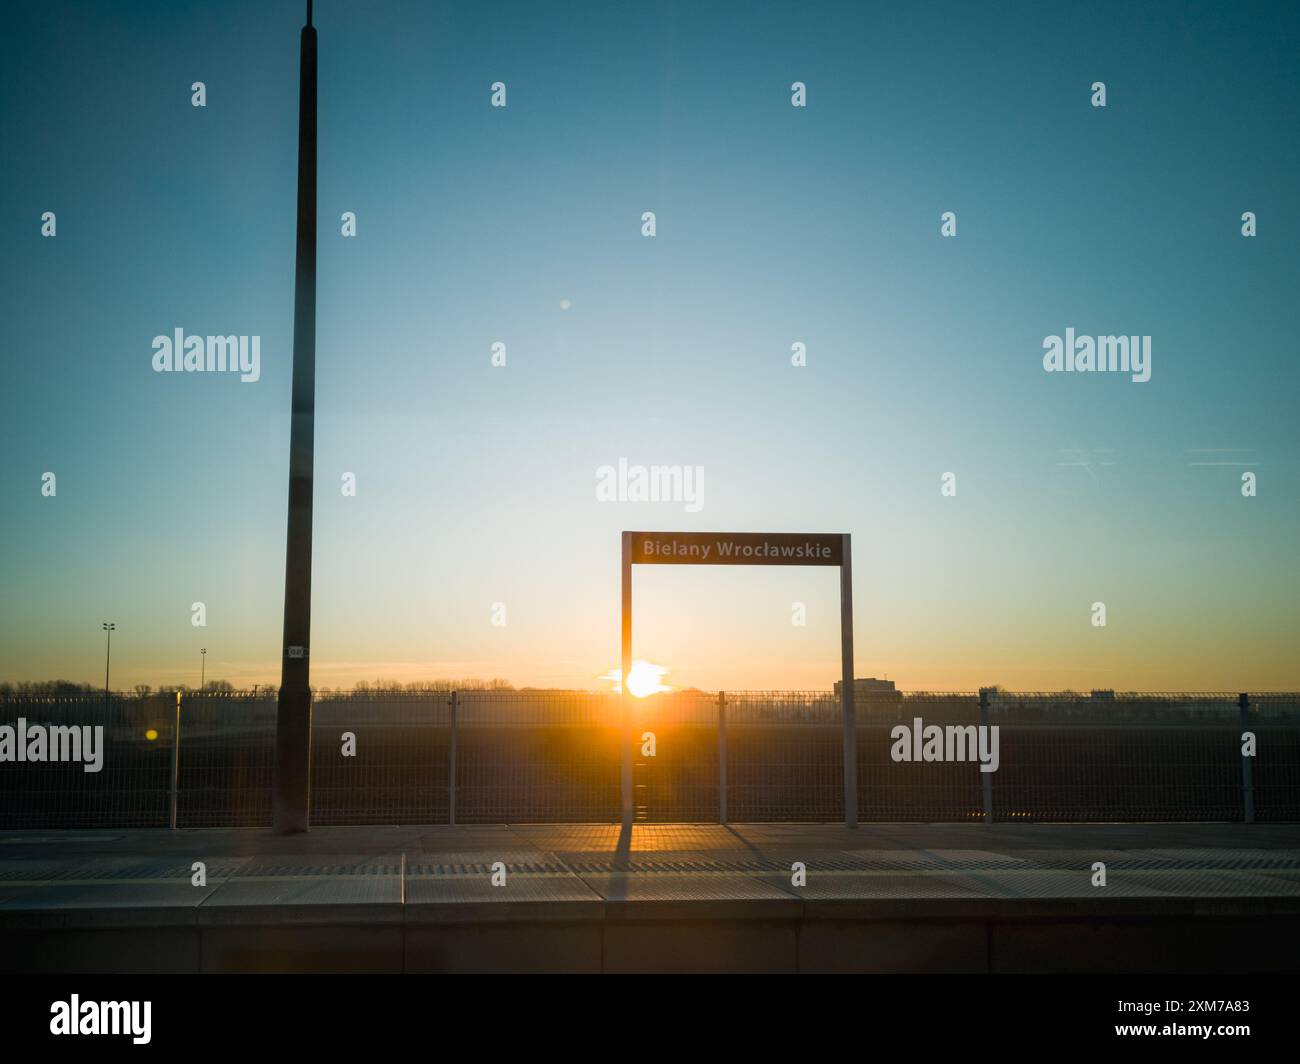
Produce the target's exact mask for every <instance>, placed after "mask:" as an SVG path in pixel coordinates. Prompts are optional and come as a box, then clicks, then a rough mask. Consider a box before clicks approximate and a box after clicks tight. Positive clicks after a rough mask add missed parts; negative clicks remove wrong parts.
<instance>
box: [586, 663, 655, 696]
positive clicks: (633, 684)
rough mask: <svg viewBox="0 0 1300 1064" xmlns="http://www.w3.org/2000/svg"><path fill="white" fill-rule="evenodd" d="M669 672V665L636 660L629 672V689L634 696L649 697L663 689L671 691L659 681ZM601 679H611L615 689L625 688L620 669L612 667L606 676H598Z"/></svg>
mask: <svg viewBox="0 0 1300 1064" xmlns="http://www.w3.org/2000/svg"><path fill="white" fill-rule="evenodd" d="M667 672H668V666H666V665H655V664H653V663H652V662H649V661H634V662H632V668H630V669H629V670H628V673H627V689H628V692H629V693H630V694H631V695H632V697H634V698H647V697H649V696H650V695H654V694H659V693H660V692H661V691H671V690H672V688H671V687H669V686H668V685H667V684H665V683H660V682H659V681H660V680H662V679H663V677H664V676H665V675H666V674H667ZM598 679H601V680H610V681H612V682H613V684H614V690H615V691H619V692H621V691H622V690H623V684H622V679H623V677H622V675H621V674H620V673H619V670H618V669H610V670H609V672H607V673H605V675H604V676H600V677H598Z"/></svg>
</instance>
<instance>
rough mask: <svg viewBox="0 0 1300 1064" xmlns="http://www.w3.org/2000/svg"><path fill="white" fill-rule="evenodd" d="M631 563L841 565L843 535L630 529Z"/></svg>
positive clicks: (842, 559)
mask: <svg viewBox="0 0 1300 1064" xmlns="http://www.w3.org/2000/svg"><path fill="white" fill-rule="evenodd" d="M631 536H632V559H631V560H632V564H633V565H656V564H657V565H841V564H843V561H844V537H843V536H842V535H833V534H820V533H818V534H811V535H804V534H801V533H797V532H633V533H631Z"/></svg>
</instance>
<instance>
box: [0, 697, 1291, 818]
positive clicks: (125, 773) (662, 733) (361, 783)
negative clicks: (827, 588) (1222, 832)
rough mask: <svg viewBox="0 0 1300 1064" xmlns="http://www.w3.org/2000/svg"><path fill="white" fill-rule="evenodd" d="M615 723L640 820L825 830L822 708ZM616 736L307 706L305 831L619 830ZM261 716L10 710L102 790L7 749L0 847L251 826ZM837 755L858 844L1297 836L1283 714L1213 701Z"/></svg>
mask: <svg viewBox="0 0 1300 1064" xmlns="http://www.w3.org/2000/svg"><path fill="white" fill-rule="evenodd" d="M630 706H631V718H630V721H629V724H630V732H631V735H632V738H633V746H632V750H633V759H632V760H633V795H634V808H635V816H636V818H637V819H638V820H643V821H648V822H710V821H717V820H719V819H721V818H722V817H723V816H724V811H725V817H726V819H728V820H732V821H736V822H759V821H790V822H801V821H802V822H827V821H837V820H840V819H842V818H843V816H844V795H843V760H842V745H841V744H842V741H843V731H842V720H841V711H840V704H839V700H838V698H837V697H836V696H835V695H834V694H832V693H830V692H789V691H785V692H778V691H764V692H754V691H749V692H726V693H725V694H724V695H719V694H717V693H712V692H702V691H680V692H669V693H666V694H661V695H656V696H653V697H651V698H648V699H644V700H632V701H631V703H630ZM621 713H622V706H621V704H620V699H619V698H618V697H617V696H615V695H611V694H599V693H592V692H584V691H549V690H537V691H530V690H524V691H513V690H505V691H500V690H486V691H468V692H460V693H459V694H457V695H456V696H455V697H454V699H453V697H452V695H451V694H450V693H422V694H386V693H374V692H368V693H364V694H362V693H357V694H351V695H326V696H320V697H318V698H317V699H316V701H315V702H314V705H313V722H312V723H313V726H312V785H311V802H312V820H313V822H314V823H317V824H422V823H429V824H436V823H447V822H449V821H451V820H452V819H453V817H454V820H455V822H456V823H466V824H468V823H503V822H515V823H524V822H537V823H545V822H562V821H571V822H614V821H617V820H618V819H619V815H620V808H619V801H620V756H619V755H620V745H619V744H620V736H621V731H620V728H621ZM275 715H276V703H275V698H274V695H273V694H272V693H271V692H264V693H261V694H249V693H232V694H202V695H199V694H190V693H186V694H184V695H183V696H182V697H181V699H180V721H181V724H180V741H179V743H177V742H176V734H177V733H176V718H177V699H176V695H175V694H165V695H152V696H143V697H140V696H128V695H118V694H113V695H110V696H109V697H108V698H107V699H105V697H104V696H103V695H76V696H57V697H30V696H12V695H11V696H8V697H7V699H6V701H5V704H4V714H3V718H2V719H0V726H4V727H8V728H10V729H17V728H18V727H19V722H20V721H21V722H22V723H21V727H22V728H23V729H24V735H25V736H26V735H28V734H34V733H35V732H42V733H44V734H47V735H50V736H53V735H54V734H55V729H61V731H59V732H58V740H57V741H58V742H60V743H61V744H68V743H70V742H72V740H71V739H70V738H69V735H70V734H71V731H70V730H71V729H77V735H78V736H80V735H84V734H86V733H85V732H84V731H83V729H86V728H90V729H94V728H96V727H102V728H103V732H102V737H103V738H102V767H101V768H100V770H99V771H96V772H87V771H85V768H86V765H85V764H84V761H76V760H72V761H67V760H63V761H49V760H46V761H39V760H29V759H24V760H17V759H16V757H14V756H13V751H14V748H16V746H17V745H18V739H17V731H16V730H15V732H14V736H15V737H14V738H13V739H12V740H11V750H10V755H9V756H7V757H5V759H4V760H3V762H2V763H0V827H6V828H75V827H131V826H138V827H166V826H168V824H169V823H171V818H172V816H173V815H174V816H175V823H176V824H177V826H179V827H205V826H249V827H253V826H266V825H269V824H270V819H271V793H272V783H273V774H274V756H275ZM918 722H919V723H918ZM982 724H988V725H990V726H996V728H997V735H998V742H997V746H996V753H997V762H998V767H997V770H996V771H995V772H990V773H982V772H981V771H980V762H979V758H978V756H976V755H977V754H978V753H979V748H978V741H977V736H978V729H979V727H980V725H982ZM927 729H929V730H928V731H927ZM1247 732H1249V733H1251V734H1253V735H1254V737H1255V738H1254V742H1255V751H1254V756H1252V757H1249V758H1245V757H1243V756H1242V746H1243V742H1244V740H1243V733H1247ZM913 733H916V734H915V736H914V735H913ZM5 734H6V733H5V732H4V731H3V730H0V742H3V741H4V736H5ZM900 735H902V736H905V739H900ZM927 736H929V737H930V738H931V739H932V740H933V742H934V743H937V744H938V745H936V746H933V747H932V748H931V749H929V750H928V751H927V749H926V738H927ZM50 741H53V740H50ZM900 743H903V744H904V745H902V746H900ZM24 750H26V747H24ZM987 752H988V751H986V753H987ZM934 753H938V755H939V756H937V757H932V756H929V755H930V754H934ZM954 753H956V754H958V755H960V756H958V757H957V758H956V759H953V758H952V757H951V756H949V755H952V754H954ZM856 754H857V767H858V793H857V798H858V808H859V818H860V819H861V820H864V821H909V820H910V821H960V820H979V819H984V818H985V815H986V809H987V808H990V807H991V810H992V817H993V819H995V820H999V821H1018V820H1038V821H1063V820H1068V821H1087V820H1111V821H1114V820H1121V821H1153V820H1216V821H1231V820H1242V819H1245V818H1246V817H1247V816H1248V815H1250V816H1253V818H1254V819H1257V820H1260V821H1294V820H1300V695H1294V694H1275V695H1257V696H1251V697H1250V700H1249V703H1248V705H1247V708H1246V709H1245V710H1244V711H1243V710H1242V708H1241V706H1240V705H1239V704H1238V698H1237V696H1236V695H1222V694H1159V695H1152V694H1141V695H1125V694H1115V693H1113V692H1093V693H1092V694H1075V693H1011V692H1004V691H1000V690H996V689H995V690H992V691H990V692H988V693H987V696H986V699H985V706H984V707H981V700H980V696H979V695H978V694H974V693H969V694H951V693H938V694H933V693H915V694H903V693H899V692H883V693H874V692H873V693H870V694H868V695H867V696H866V697H862V696H861V695H860V696H859V698H858V701H857V751H856ZM900 754H902V755H903V756H898V755H900ZM173 758H175V763H173ZM173 772H175V774H176V775H175V778H176V781H177V787H176V792H177V793H176V799H175V803H174V806H173V800H172V790H173V787H172V778H173V776H172V774H173ZM724 779H725V789H724V787H723V786H722V781H723V780H724ZM986 803H987V805H986ZM1248 810H1249V812H1248Z"/></svg>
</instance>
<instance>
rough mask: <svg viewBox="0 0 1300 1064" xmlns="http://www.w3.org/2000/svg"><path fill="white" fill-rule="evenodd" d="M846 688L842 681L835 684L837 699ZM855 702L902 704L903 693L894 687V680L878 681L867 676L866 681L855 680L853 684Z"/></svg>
mask: <svg viewBox="0 0 1300 1064" xmlns="http://www.w3.org/2000/svg"><path fill="white" fill-rule="evenodd" d="M842 688H844V682H842V680H836V682H835V697H836V698H839V697H840V692H841V689H842ZM853 701H854V702H859V704H863V702H901V701H902V692H901V691H898V689H897V688H896V687H894V685H893V680H878V679H876V678H875V676H867V678H866V679H861V678H858V679H855V680H854V682H853Z"/></svg>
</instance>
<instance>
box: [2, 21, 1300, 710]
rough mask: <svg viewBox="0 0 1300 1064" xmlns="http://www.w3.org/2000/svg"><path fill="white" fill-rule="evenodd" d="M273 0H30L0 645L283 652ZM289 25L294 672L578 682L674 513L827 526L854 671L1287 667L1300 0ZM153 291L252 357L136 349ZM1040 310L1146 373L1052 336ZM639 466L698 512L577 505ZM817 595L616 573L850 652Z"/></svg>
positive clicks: (117, 652) (747, 683) (1289, 671)
mask: <svg viewBox="0 0 1300 1064" xmlns="http://www.w3.org/2000/svg"><path fill="white" fill-rule="evenodd" d="M302 6H303V5H301V4H300V3H289V2H284V3H281V2H263V0H255V2H254V0H248V2H229V3H215V2H214V3H198V2H167V3H162V2H146V0H139V2H133V3H130V4H122V3H108V2H82V3H68V2H58V0H50V2H41V3H21V2H20V3H14V4H11V5H9V6H8V8H7V15H6V22H7V28H8V32H6V33H5V34H4V35H3V36H0V151H2V153H3V166H2V167H0V225H2V227H3V232H4V240H3V242H2V243H0V309H2V310H3V323H4V328H3V331H2V332H0V366H2V368H3V382H4V383H3V388H0V455H2V458H0V500H3V503H2V509H0V514H2V515H3V520H0V588H3V607H2V608H0V681H4V680H8V681H20V680H46V679H53V678H56V677H59V678H66V679H69V680H76V681H84V682H90V683H100V682H102V680H103V669H104V664H105V662H104V655H105V645H104V633H103V631H102V630H101V622H103V621H105V620H110V621H113V622H114V623H115V624H116V625H117V629H116V631H115V632H114V633H113V651H112V653H113V657H112V676H111V682H112V685H113V686H114V687H115V688H118V687H121V688H129V687H131V686H133V685H135V684H139V683H148V684H152V685H155V686H157V685H160V684H177V683H186V684H190V685H195V684H197V682H198V680H199V671H200V648H206V650H207V656H206V676H207V678H208V679H214V678H218V679H226V680H229V681H231V682H232V683H234V684H236V685H237V686H246V685H251V684H254V683H258V684H267V683H272V684H273V683H276V682H278V675H279V659H280V653H281V647H280V640H281V625H282V608H283V581H284V539H285V519H286V490H287V488H286V481H287V462H288V409H289V387H290V379H291V370H292V362H291V358H292V343H293V285H294V276H293V264H294V221H295V188H296V135H297V104H298V35H299V28H300V26H301V25H302V21H303V13H302ZM315 23H316V26H317V29H318V32H319V56H320V81H319V84H320V124H319V137H320V140H319V153H320V154H319V186H318V188H319V192H318V196H319V215H318V219H319V233H320V236H319V255H318V277H319V286H318V315H317V337H318V341H317V417H316V454H315V461H316V466H315V468H316V486H315V554H314V591H313V596H314V601H313V643H312V648H311V657H312V662H313V664H312V680H313V682H314V683H315V684H318V685H321V686H326V687H331V688H333V687H339V686H348V685H351V684H352V683H354V682H356V681H358V680H363V679H364V680H371V681H373V680H375V679H380V678H383V679H397V680H401V681H404V682H411V681H418V680H424V679H440V678H468V677H479V678H484V679H488V678H501V679H505V680H507V681H509V682H511V683H514V684H516V685H520V686H523V685H536V686H558V687H583V688H586V687H601V686H605V685H606V682H605V681H601V680H599V679H598V677H599V676H601V675H602V674H603V673H605V672H606V671H608V670H609V669H611V668H614V667H617V664H618V656H619V548H620V532H621V531H622V530H625V529H655V530H658V529H663V530H700V531H713V530H734V531H759V532H778V531H779V532H816V533H842V532H847V533H850V534H851V535H852V537H853V540H852V542H853V577H854V583H853V594H854V628H855V647H856V672H857V675H859V676H887V677H889V678H890V679H892V680H894V681H895V682H896V683H897V684H898V686H899V687H900V688H902V689H906V690H973V689H975V688H976V687H978V686H981V685H987V684H994V683H1000V684H1002V685H1004V686H1006V687H1011V688H1019V689H1026V690H1057V689H1075V690H1088V689H1091V688H1115V689H1118V690H1138V691H1140V690H1177V691H1186V690H1205V691H1239V690H1242V691H1245V690H1257V691H1263V690H1294V689H1297V688H1300V655H1297V654H1296V653H1295V647H1296V634H1297V631H1298V630H1300V566H1298V565H1297V542H1298V540H1297V532H1296V530H1297V528H1300V473H1298V472H1297V470H1298V468H1300V467H1298V465H1297V458H1298V457H1300V434H1298V430H1297V421H1296V399H1297V386H1298V385H1300V370H1298V369H1297V358H1296V339H1295V337H1296V314H1295V305H1296V303H1295V293H1296V292H1297V290H1298V289H1300V250H1298V249H1300V239H1298V238H1300V221H1298V215H1297V198H1296V194H1295V190H1296V185H1295V175H1296V173H1297V172H1300V158H1298V156H1300V147H1298V145H1300V140H1298V139H1297V137H1296V135H1295V133H1296V130H1297V128H1300V126H1298V124H1297V118H1298V116H1300V79H1297V78H1296V77H1295V55H1296V54H1297V46H1298V45H1300V8H1297V7H1296V6H1295V5H1285V4H1275V3H1265V4H1253V3H1242V4H1233V5H1223V4H1211V3H1145V4H1137V5H1135V4H1128V3H1113V4H1112V3H1095V4H1088V5H1047V4H1040V3H999V4H969V3H952V4H924V3H918V4H906V5H903V4H868V3H861V4H847V3H844V4H816V3H808V4H797V5H795V4H779V5H778V4H770V5H753V4H744V3H708V4H700V3H695V2H681V3H670V2H662V3H624V4H606V3H597V2H591V3H545V4H538V3H512V2H501V3H495V4H490V5H488V4H479V3H472V2H465V3H437V4H422V3H414V2H411V3H397V2H376V3H372V4H351V3H344V2H342V0H320V2H319V3H318V4H317V5H316V15H315ZM196 81H202V82H203V83H204V86H205V89H206V106H204V107H195V106H193V105H192V89H191V86H192V85H193V83H194V82H196ZM1098 81H1100V82H1104V84H1105V86H1106V106H1105V107H1095V106H1093V103H1092V101H1093V98H1094V90H1093V84H1094V83H1095V82H1098ZM496 82H503V83H504V84H505V86H506V106H505V107H493V106H492V104H491V97H492V86H493V84H494V83H496ZM794 82H802V83H804V84H805V85H806V106H804V107H794V106H792V104H791V97H792V84H793V83H794ZM46 211H52V212H54V213H55V216H56V225H57V230H56V235H55V236H53V237H45V236H42V214H43V212H46ZM345 211H351V212H354V213H355V216H356V235H355V236H354V237H345V236H343V235H342V234H341V231H340V230H341V216H342V214H343V212H345ZM647 211H652V212H654V215H655V233H654V235H653V236H646V235H643V221H642V216H643V214H644V212H647ZM946 211H951V212H954V213H955V215H956V225H957V230H956V235H955V236H952V237H944V236H942V235H941V216H942V215H943V213H944V212H946ZM1246 211H1251V212H1254V214H1255V216H1256V220H1257V222H1256V224H1257V235H1256V236H1254V237H1244V236H1243V235H1242V224H1243V223H1242V220H1241V219H1242V214H1243V212H1246ZM177 328H182V329H184V330H185V332H186V334H198V335H206V334H214V333H215V334H222V335H226V334H238V335H248V336H258V337H260V351H261V375H260V379H259V380H257V381H256V382H241V381H240V380H239V379H238V376H236V375H230V374H207V373H156V372H154V370H153V368H152V364H151V363H152V358H153V353H154V351H153V347H152V342H153V338H154V337H155V336H157V335H171V334H172V333H173V331H174V330H175V329H177ZM1067 328H1069V329H1074V330H1075V331H1076V333H1078V334H1080V335H1108V334H1123V335H1142V336H1150V337H1151V349H1152V362H1151V370H1152V372H1151V379H1150V380H1149V381H1147V382H1145V383H1138V382H1134V381H1132V380H1131V379H1130V377H1129V376H1128V375H1124V374H1118V373H1093V374H1078V373H1068V374H1067V373H1049V372H1046V371H1045V370H1044V367H1043V361H1042V359H1043V341H1044V339H1045V338H1046V337H1048V336H1052V335H1064V333H1065V330H1066V329H1067ZM495 343H502V344H504V345H505V347H506V352H507V354H506V365H504V366H493V365H492V361H491V359H492V346H493V344H495ZM796 343H802V344H804V345H805V348H806V353H807V364H806V365H803V366H795V365H792V354H791V352H792V345H793V344H796ZM620 459H625V460H626V461H627V462H628V463H629V464H632V465H637V464H640V465H646V466H650V465H680V466H683V467H702V469H703V499H702V501H703V505H702V507H699V508H698V509H692V510H688V509H687V506H686V505H685V504H684V503H683V502H682V501H676V502H634V501H623V502H619V501H601V500H600V499H598V497H597V490H596V489H597V486H598V474H597V471H598V469H599V468H600V467H602V466H606V465H617V463H618V462H619V460H620ZM47 472H53V473H54V474H55V476H56V481H55V484H56V494H55V495H53V496H50V495H47V494H43V491H42V487H43V483H44V481H43V474H45V473H47ZM1244 472H1252V473H1254V474H1255V475H1256V478H1257V480H1256V494H1255V495H1254V496H1253V497H1246V496H1243V494H1242V483H1241V478H1242V474H1243V473H1244ZM345 473H352V474H354V476H355V482H356V494H355V496H348V495H345V494H344V493H343V490H342V482H343V475H344V474H345ZM945 473H952V474H954V481H953V482H955V485H956V494H955V495H943V494H941V486H942V483H943V475H944V474H945ZM838 591H839V584H838V576H837V572H836V570H834V569H818V568H773V567H763V568H758V567H755V568H733V567H717V568H706V567H697V566H690V567H674V566H653V567H650V566H646V567H641V568H639V569H638V570H637V571H636V576H635V594H634V602H635V627H634V655H635V657H637V658H644V659H646V660H649V661H652V662H656V663H659V664H662V665H664V666H665V667H667V668H668V669H669V672H668V673H667V675H666V676H665V682H666V683H667V684H670V685H673V686H698V687H702V688H708V689H713V688H725V689H731V690H740V689H829V688H830V686H831V684H832V683H833V682H834V680H835V679H837V678H838V676H839V643H838V632H839V602H838ZM195 603H203V605H204V611H205V615H206V616H205V620H206V625H205V626H203V627H196V626H195V625H194V623H193V620H194V617H195V614H194V608H193V607H194V604H195ZM1095 603H1104V606H1105V613H1106V618H1105V619H1106V624H1105V625H1104V626H1098V625H1097V624H1095V623H1094V621H1095V619H1096V617H1097V612H1096V610H1095V607H1094V604H1095ZM797 604H802V609H803V614H804V616H805V617H806V624H804V625H803V626H800V625H796V624H794V623H792V620H793V619H794V618H795V617H796V614H797V613H798V612H799V610H798V606H797ZM502 606H503V607H504V610H502V608H501V607H502ZM503 619H504V621H505V623H504V624H499V623H494V621H498V622H499V621H501V620H503Z"/></svg>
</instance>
